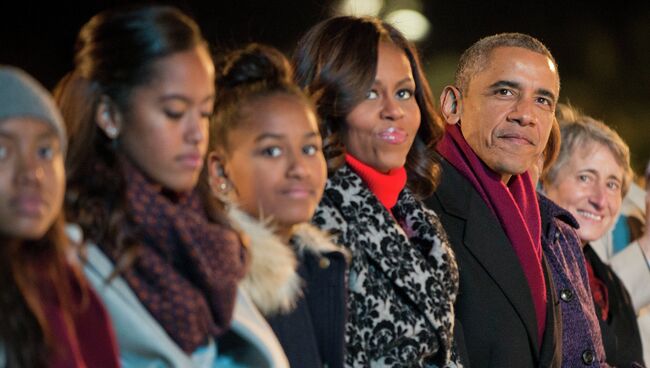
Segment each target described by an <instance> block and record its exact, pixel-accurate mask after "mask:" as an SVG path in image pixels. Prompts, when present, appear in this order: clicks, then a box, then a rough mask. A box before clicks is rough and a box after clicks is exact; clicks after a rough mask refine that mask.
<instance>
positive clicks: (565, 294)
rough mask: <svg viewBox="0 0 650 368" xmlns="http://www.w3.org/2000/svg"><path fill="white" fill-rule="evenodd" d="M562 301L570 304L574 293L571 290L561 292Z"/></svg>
mask: <svg viewBox="0 0 650 368" xmlns="http://www.w3.org/2000/svg"><path fill="white" fill-rule="evenodd" d="M560 299H562V300H563V301H565V302H567V303H568V302H570V301H572V300H573V291H571V289H563V290H561V291H560Z"/></svg>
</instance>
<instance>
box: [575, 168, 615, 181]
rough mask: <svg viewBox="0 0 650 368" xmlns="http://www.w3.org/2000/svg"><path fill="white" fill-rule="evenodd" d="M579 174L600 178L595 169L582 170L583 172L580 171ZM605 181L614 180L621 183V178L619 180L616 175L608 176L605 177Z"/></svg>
mask: <svg viewBox="0 0 650 368" xmlns="http://www.w3.org/2000/svg"><path fill="white" fill-rule="evenodd" d="M579 172H587V173H589V174H593V175H596V176H598V177H600V174H599V173H598V171H596V169H584V170H580V171H579ZM606 179H614V180H616V181H619V182H622V181H623V179H622V178H619V177H618V176H616V175H609V176H607V178H606Z"/></svg>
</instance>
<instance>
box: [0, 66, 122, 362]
mask: <svg viewBox="0 0 650 368" xmlns="http://www.w3.org/2000/svg"><path fill="white" fill-rule="evenodd" d="M65 149H66V136H65V128H64V126H63V121H62V119H61V115H60V113H59V112H58V110H57V108H56V106H55V104H54V101H53V100H52V97H51V96H50V95H49V93H48V92H47V91H46V90H45V89H44V88H43V87H42V86H41V85H40V84H38V82H36V81H35V80H34V79H33V78H31V77H30V76H29V75H27V74H26V73H24V72H23V71H22V70H19V69H16V68H12V67H5V66H1V67H0V241H1V244H0V316H2V318H0V366H2V367H4V366H9V367H30V368H32V367H118V366H119V364H118V360H117V349H116V345H115V342H114V336H113V332H112V329H111V326H110V322H109V318H108V315H107V313H106V311H105V310H104V308H103V306H102V305H101V303H100V301H99V299H98V297H97V296H96V295H95V293H94V292H93V291H92V290H90V289H89V288H88V286H87V284H86V281H85V280H84V278H83V277H82V275H81V274H80V270H79V268H78V266H77V264H76V263H75V262H74V259H75V257H71V254H70V253H71V250H70V246H69V245H70V242H69V241H68V239H67V238H66V236H65V233H64V231H63V225H64V221H63V215H62V212H61V207H62V204H63V194H64V191H65V173H64V168H63V161H64V157H65Z"/></svg>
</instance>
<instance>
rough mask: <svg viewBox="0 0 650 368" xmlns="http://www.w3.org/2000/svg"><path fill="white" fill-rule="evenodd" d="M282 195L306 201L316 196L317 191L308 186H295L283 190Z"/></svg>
mask: <svg viewBox="0 0 650 368" xmlns="http://www.w3.org/2000/svg"><path fill="white" fill-rule="evenodd" d="M281 193H282V194H283V195H285V196H287V197H289V198H293V199H305V198H310V197H312V196H314V194H315V191H314V190H313V189H311V188H309V187H306V186H293V187H289V188H286V189H283V190H282V191H281Z"/></svg>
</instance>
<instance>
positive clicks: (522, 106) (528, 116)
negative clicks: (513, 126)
mask: <svg viewBox="0 0 650 368" xmlns="http://www.w3.org/2000/svg"><path fill="white" fill-rule="evenodd" d="M533 107H534V102H533V101H531V100H529V99H528V98H520V99H518V100H517V102H516V103H515V105H514V107H513V109H512V111H511V112H510V115H509V119H510V121H512V122H514V123H517V124H519V125H521V126H527V125H531V124H534V123H535V113H534V109H533Z"/></svg>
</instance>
